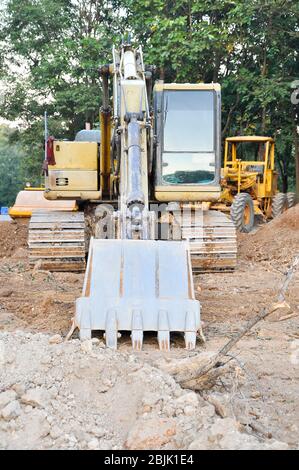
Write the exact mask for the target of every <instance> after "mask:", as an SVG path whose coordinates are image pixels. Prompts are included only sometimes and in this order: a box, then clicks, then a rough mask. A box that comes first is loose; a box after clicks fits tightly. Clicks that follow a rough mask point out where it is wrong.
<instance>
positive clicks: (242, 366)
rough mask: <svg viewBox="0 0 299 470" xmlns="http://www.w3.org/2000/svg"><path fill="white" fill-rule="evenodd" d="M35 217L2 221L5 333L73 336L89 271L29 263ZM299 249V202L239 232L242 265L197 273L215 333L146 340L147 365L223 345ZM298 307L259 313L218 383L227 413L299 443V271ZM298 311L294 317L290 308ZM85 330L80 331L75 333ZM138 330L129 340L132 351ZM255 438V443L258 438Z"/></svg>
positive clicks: (267, 297)
mask: <svg viewBox="0 0 299 470" xmlns="http://www.w3.org/2000/svg"><path fill="white" fill-rule="evenodd" d="M26 239H27V224H26V222H24V221H22V222H17V223H9V222H2V223H0V332H3V333H4V332H5V333H6V332H15V331H16V330H22V331H25V332H31V333H40V332H41V333H45V334H50V335H53V334H57V333H58V334H60V335H62V336H65V335H66V334H67V332H68V330H69V328H70V323H71V318H72V316H73V315H74V301H75V299H76V298H77V297H79V296H80V293H81V288H82V283H83V274H75V273H67V274H66V273H49V272H44V271H39V270H38V269H37V270H35V269H33V270H32V269H30V267H29V264H28V261H27V245H26ZM298 254H299V205H297V206H296V207H294V208H292V209H290V210H289V211H287V212H286V213H284V214H283V215H282V216H280V217H279V218H277V219H276V220H273V221H272V222H270V223H268V224H264V225H261V226H260V227H258V228H257V230H256V231H255V232H254V233H252V234H241V235H240V236H239V261H238V266H237V269H236V271H235V272H233V273H217V274H202V275H199V276H197V277H196V278H195V286H196V295H197V298H198V300H200V302H201V309H202V320H203V322H204V334H205V336H206V339H207V342H206V343H205V344H203V343H201V342H198V345H197V349H196V351H195V352H194V351H193V352H191V353H190V352H187V351H185V350H184V349H183V341H182V338H180V337H179V336H174V337H173V338H172V343H171V346H172V347H171V351H170V352H169V353H167V354H165V353H161V352H160V351H159V350H158V349H157V345H156V339H155V338H154V337H152V336H149V337H147V338H146V339H145V344H144V350H143V351H142V352H141V353H138V354H137V356H138V358H139V359H140V360H142V361H144V362H145V363H146V364H148V366H153V367H156V366H158V367H159V363H163V361H165V359H166V360H167V361H172V360H174V361H175V360H177V359H180V358H184V357H187V356H194V355H196V354H198V353H201V352H203V353H206V352H209V351H217V350H218V349H219V348H220V347H221V346H222V345H223V344H224V343H225V342H226V341H227V340H228V339H229V338H231V337H232V335H233V334H234V333H236V332H238V331H239V330H240V329H241V328H242V327H244V326H245V325H246V322H247V321H248V320H249V319H250V318H252V317H253V316H254V315H256V314H257V313H258V312H259V311H260V310H261V308H263V307H266V306H268V305H270V304H271V303H272V302H273V301H274V300H275V296H276V295H277V293H278V290H279V288H280V286H281V283H282V281H283V279H284V275H285V272H286V271H287V269H288V267H289V266H290V264H291V263H292V261H293V259H294V257H295V256H296V255H298ZM286 300H287V303H288V304H289V308H284V309H280V310H279V311H277V312H275V313H273V314H272V315H270V316H269V317H268V318H267V319H266V320H265V321H263V322H260V323H259V324H258V325H257V326H256V327H255V328H254V329H253V330H252V331H251V332H250V333H249V334H247V335H246V337H244V338H243V339H242V340H241V341H240V342H239V343H238V345H237V346H236V347H235V348H234V349H233V350H232V351H231V355H232V357H233V358H234V361H235V364H236V367H235V373H234V374H233V375H231V376H229V377H226V378H224V379H223V380H222V381H219V384H217V386H216V387H215V388H214V389H213V390H212V391H211V392H210V393H211V396H213V397H214V398H216V399H217V400H218V401H219V402H220V403H221V404H222V405H223V407H224V408H225V410H226V414H227V416H228V417H231V418H233V419H235V420H236V421H237V422H238V423H239V424H240V426H242V429H243V430H245V431H246V432H248V433H249V434H252V435H254V436H257V437H258V438H259V439H261V440H262V441H263V440H264V441H265V442H266V441H267V440H268V439H269V438H270V437H271V436H273V438H274V439H276V440H278V441H281V442H284V443H287V444H288V445H289V446H290V447H291V448H297V447H298V445H299V407H298V389H299V388H298V387H299V270H297V272H296V273H295V275H294V276H293V279H292V281H291V284H290V287H289V290H288V294H287V297H286ZM291 313H292V314H293V315H292V317H291V318H288V319H284V317H285V316H287V315H290V314H291ZM74 337H76V335H75V336H74ZM129 348H130V338H129V336H124V337H123V338H122V339H121V340H120V348H119V350H120V353H121V354H127V352H128V351H129ZM253 447H254V446H253Z"/></svg>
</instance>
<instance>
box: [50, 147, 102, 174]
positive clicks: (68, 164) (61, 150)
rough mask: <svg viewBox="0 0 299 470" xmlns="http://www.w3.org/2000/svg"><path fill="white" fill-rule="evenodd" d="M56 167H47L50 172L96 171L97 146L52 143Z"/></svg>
mask: <svg viewBox="0 0 299 470" xmlns="http://www.w3.org/2000/svg"><path fill="white" fill-rule="evenodd" d="M54 156H55V162H56V165H49V172H50V171H51V170H64V169H67V170H97V168H98V145H97V143H96V142H68V141H63V140H55V141H54Z"/></svg>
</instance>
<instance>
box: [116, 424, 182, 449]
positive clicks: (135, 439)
mask: <svg viewBox="0 0 299 470" xmlns="http://www.w3.org/2000/svg"><path fill="white" fill-rule="evenodd" d="M175 434H176V424H175V420H174V419H171V418H169V419H162V418H158V419H157V418H151V419H146V420H141V419H140V420H137V421H136V422H135V425H134V426H133V427H132V428H131V430H130V432H129V434H128V437H127V440H126V442H125V448H126V449H129V450H143V449H145V450H150V449H159V448H161V446H163V445H165V444H167V443H169V442H171V441H173V436H175Z"/></svg>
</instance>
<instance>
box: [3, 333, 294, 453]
mask: <svg viewBox="0 0 299 470" xmlns="http://www.w3.org/2000/svg"><path fill="white" fill-rule="evenodd" d="M0 383H1V389H0V448H2V449H105V450H107V449H210V448H213V449H286V448H288V445H287V444H285V443H283V442H278V441H276V440H274V439H268V440H266V441H265V440H263V441H260V440H259V439H257V438H256V437H254V436H253V435H250V434H247V433H246V432H241V431H242V429H240V425H239V424H238V423H237V422H236V421H235V419H234V418H233V417H225V418H224V419H222V418H220V417H219V416H217V415H216V408H215V406H214V405H212V404H210V403H209V402H207V401H206V400H204V399H203V398H202V397H200V396H199V395H197V394H195V393H194V392H192V391H188V390H183V389H182V388H181V387H180V386H179V385H178V384H177V383H176V382H175V380H174V379H173V377H171V376H170V375H169V374H168V373H166V372H165V371H162V370H160V369H159V368H157V367H154V366H152V365H150V364H148V363H146V362H144V361H143V360H142V357H140V356H139V357H138V356H137V355H133V354H132V353H131V352H118V351H113V350H111V349H106V348H105V345H104V343H102V342H101V341H99V340H98V339H96V338H94V339H93V340H89V341H85V342H83V343H81V342H80V341H79V340H72V341H70V342H68V343H62V338H61V337H60V336H59V335H55V336H54V337H49V336H46V335H43V334H41V333H39V334H31V333H26V332H21V331H17V332H15V333H8V332H6V333H1V334H0Z"/></svg>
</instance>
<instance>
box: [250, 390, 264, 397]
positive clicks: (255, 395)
mask: <svg viewBox="0 0 299 470" xmlns="http://www.w3.org/2000/svg"><path fill="white" fill-rule="evenodd" d="M250 396H251V398H254V399H256V398H260V397H261V396H262V394H261V392H259V391H257V390H256V391H254V392H252V394H251V395H250Z"/></svg>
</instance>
